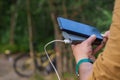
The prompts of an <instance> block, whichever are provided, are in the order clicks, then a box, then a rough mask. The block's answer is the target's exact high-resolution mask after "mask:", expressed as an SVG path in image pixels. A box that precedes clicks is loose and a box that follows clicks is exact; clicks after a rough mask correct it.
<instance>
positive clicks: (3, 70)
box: [0, 55, 29, 80]
mask: <svg viewBox="0 0 120 80" xmlns="http://www.w3.org/2000/svg"><path fill="white" fill-rule="evenodd" d="M13 59H14V56H12V57H10V58H6V57H5V55H0V80H29V79H28V78H23V77H20V76H18V75H17V74H16V73H15V72H14V70H13Z"/></svg>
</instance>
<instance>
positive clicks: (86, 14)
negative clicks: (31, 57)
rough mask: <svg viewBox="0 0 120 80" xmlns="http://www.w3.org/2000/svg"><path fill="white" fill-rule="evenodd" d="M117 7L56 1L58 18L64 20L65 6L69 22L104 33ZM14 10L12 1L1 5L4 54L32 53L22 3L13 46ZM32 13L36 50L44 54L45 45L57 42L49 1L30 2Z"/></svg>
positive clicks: (100, 1) (85, 0)
mask: <svg viewBox="0 0 120 80" xmlns="http://www.w3.org/2000/svg"><path fill="white" fill-rule="evenodd" d="M63 1H64V2H63ZM63 3H64V4H63ZM113 3H114V2H113V0H92V1H91V0H75V1H73V0H69V1H67V0H53V6H54V8H55V12H56V13H55V14H56V16H62V17H64V14H65V11H64V10H65V9H64V7H63V5H64V6H65V8H66V14H67V18H69V19H73V20H76V21H79V22H83V23H85V24H89V25H92V26H96V27H97V28H98V29H99V30H100V31H101V32H104V31H106V30H108V29H109V26H110V24H111V18H112V10H113ZM12 6H13V3H12V2H11V1H6V0H1V1H0V22H1V24H0V45H1V51H2V52H3V50H5V49H7V48H8V47H9V49H11V50H12V51H13V52H15V51H22V52H23V51H28V50H29V39H28V38H29V34H28V24H27V13H26V1H25V2H22V1H20V3H19V5H18V6H17V13H18V16H17V20H16V26H15V31H14V40H15V44H14V45H9V43H10V36H11V35H10V30H11V28H10V21H11V15H12ZM30 12H31V15H32V26H33V43H34V42H35V43H36V44H37V45H36V46H35V47H36V48H35V49H36V50H37V51H43V47H44V45H45V44H46V43H47V42H49V41H51V40H53V39H54V28H53V23H52V19H51V9H50V8H49V5H48V0H32V1H31V2H30ZM10 46H11V47H10ZM13 46H14V47H13ZM51 48H52V46H51Z"/></svg>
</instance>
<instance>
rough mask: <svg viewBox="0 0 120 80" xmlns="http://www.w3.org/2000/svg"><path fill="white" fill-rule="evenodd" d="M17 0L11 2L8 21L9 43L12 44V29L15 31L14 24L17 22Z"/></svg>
mask: <svg viewBox="0 0 120 80" xmlns="http://www.w3.org/2000/svg"><path fill="white" fill-rule="evenodd" d="M19 2H20V1H19V0H17V1H15V2H12V6H11V22H10V44H11V45H14V43H15V42H14V31H15V26H16V23H17V15H18V13H17V8H18V5H19Z"/></svg>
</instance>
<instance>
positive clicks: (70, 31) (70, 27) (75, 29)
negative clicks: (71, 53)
mask: <svg viewBox="0 0 120 80" xmlns="http://www.w3.org/2000/svg"><path fill="white" fill-rule="evenodd" d="M57 21H58V25H59V27H60V29H61V31H62V35H63V37H64V38H65V39H69V40H71V41H72V43H73V44H76V43H79V42H82V41H84V40H85V39H87V38H88V37H90V36H91V35H93V34H95V35H96V40H95V42H94V43H93V44H95V45H99V44H100V43H101V41H102V40H103V37H102V35H101V34H100V32H99V31H98V30H97V28H95V27H93V26H90V25H86V24H83V23H80V22H77V21H73V20H70V19H66V18H62V17H58V18H57Z"/></svg>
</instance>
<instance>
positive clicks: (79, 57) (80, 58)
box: [75, 56, 89, 63]
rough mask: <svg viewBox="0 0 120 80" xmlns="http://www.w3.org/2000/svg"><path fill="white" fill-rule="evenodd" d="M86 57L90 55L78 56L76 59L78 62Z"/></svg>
mask: <svg viewBox="0 0 120 80" xmlns="http://www.w3.org/2000/svg"><path fill="white" fill-rule="evenodd" d="M84 58H89V57H88V56H76V58H75V60H76V63H78V61H80V60H82V59H84Z"/></svg>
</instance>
